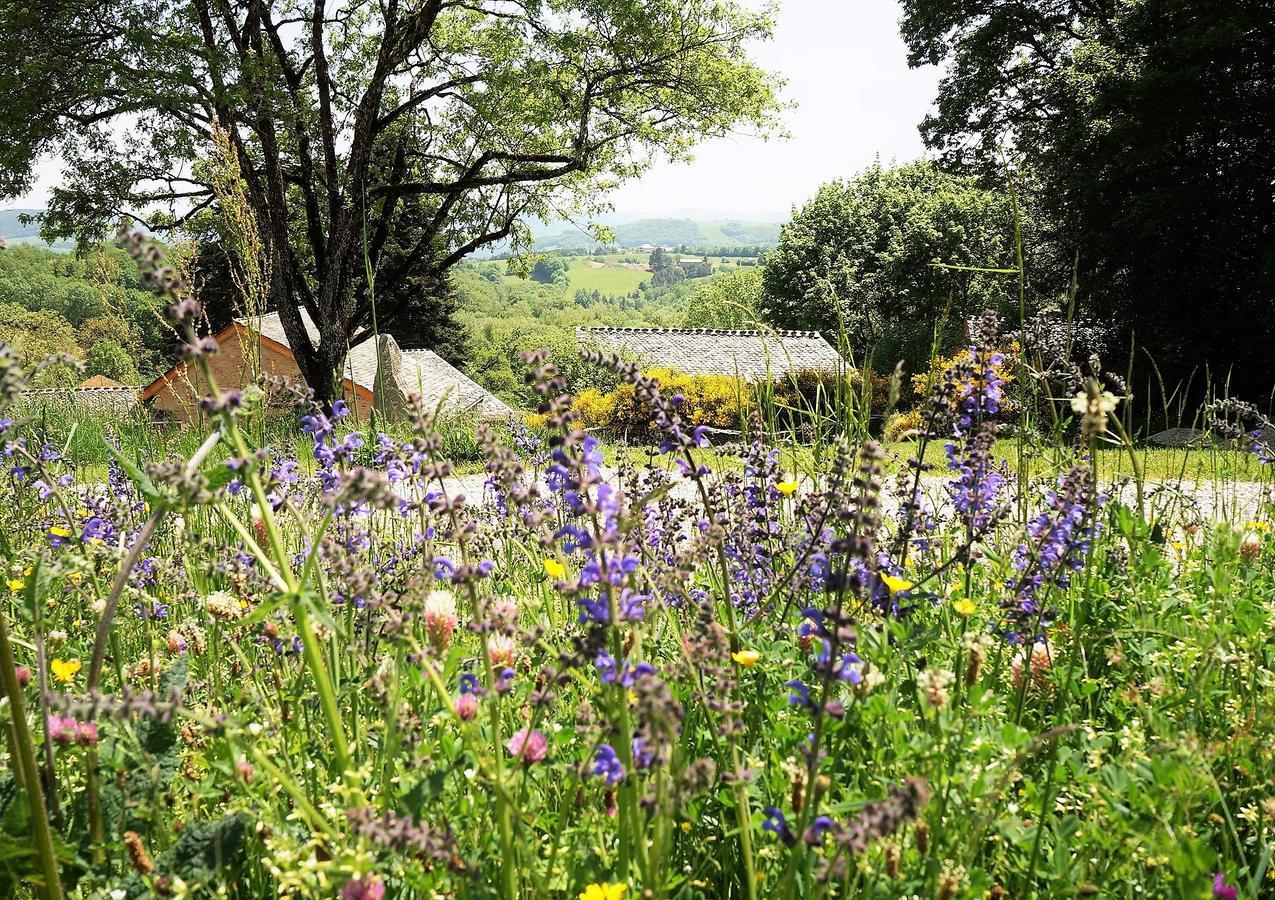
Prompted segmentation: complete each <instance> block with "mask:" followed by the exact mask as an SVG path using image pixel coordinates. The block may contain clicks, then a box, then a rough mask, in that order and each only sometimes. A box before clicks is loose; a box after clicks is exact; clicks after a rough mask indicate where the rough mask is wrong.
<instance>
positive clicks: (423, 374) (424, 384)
mask: <svg viewBox="0 0 1275 900" xmlns="http://www.w3.org/2000/svg"><path fill="white" fill-rule="evenodd" d="M239 321H240V322H241V323H242V324H244V325H247V326H248V327H249V328H252V329H253V330H255V331H257V332H259V333H260V334H262V335H264V336H265V337H267V338H270V340H272V341H275V342H276V343H279V344H282V345H284V346H285V347H287V346H288V336H287V335H286V334H285V333H284V331H283V323H282V322H280V321H279V314H278V313H269V314H267V315H264V316H260V317H255V318H253V319H251V320H247V319H240V320H239ZM301 321H302V323H304V325H305V330H306V332H307V333H308V334H309V335H310V339H311V340H313V341H318V339H319V331H318V329H317V328H315V326H314V323H313V322H312V321H311V319H310V316H309V315H308V314H307V313H306V311H305V310H301ZM382 340H383V341H385V342H386V344H387V358H389V359H390V360H397V361H398V371H397V372H396V373H395V375H396V378H395V381H396V387H397V388H398V389H399V390H401V391H402V392H403V394H404V395H406V394H411V393H419V394H420V395H421V396H422V397H423V398H424V399H425V403H426V406H427V407H428V408H430V409H435V408H437V407H438V406H439V405H440V404H441V405H442V406H443V407H444V408H446V409H448V410H449V411H451V412H470V411H473V412H475V413H477V415H478V416H479V417H480V418H499V417H504V416H510V415H513V410H512V409H510V408H509V407H508V406H506V405H505V404H504V403H503V402H502V401H501V400H500V398H498V397H496V396H495V395H494V394H492V393H490V392H489V391H487V390H486V389H485V388H483V387H482V386H481V385H479V384H478V383H477V382H475V381H473V380H472V379H470V378H469V376H467V375H466V374H465V373H464V372H462V371H460V370H459V369H457V368H456V367H455V366H453V365H452V364H451V363H449V362H447V361H446V360H445V359H443V358H442V357H441V356H439V355H438V354H437V353H435V352H433V351H432V350H403V351H399V348H398V345H397V344H396V343H395V342H394V338H393V337H390V336H389V335H384V336H383V337H382ZM376 355H377V354H376V341H375V340H374V339H368V340H365V341H363V342H362V343H360V344H358V345H356V346H355V347H353V348H351V350H350V352H349V354H348V355H347V356H346V359H345V365H344V366H343V368H342V370H341V374H342V375H343V376H344V377H345V378H348V379H349V380H350V381H352V382H354V383H355V384H356V385H358V386H359V387H362V388H366V389H367V390H369V391H373V392H374V391H375V390H376V368H377V361H376Z"/></svg>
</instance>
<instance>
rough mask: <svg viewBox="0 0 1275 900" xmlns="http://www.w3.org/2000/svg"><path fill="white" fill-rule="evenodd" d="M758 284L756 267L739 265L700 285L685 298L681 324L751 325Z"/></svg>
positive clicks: (730, 326) (758, 299)
mask: <svg viewBox="0 0 1275 900" xmlns="http://www.w3.org/2000/svg"><path fill="white" fill-rule="evenodd" d="M761 287H762V279H761V269H759V268H749V269H740V270H738V271H735V272H731V273H730V274H729V275H723V276H722V277H720V278H714V279H713V280H712V281H709V282H708V283H707V284H702V285H700V286H699V287H698V288H697V289H696V290H695V293H693V294H691V297H690V299H689V300H688V301H687V306H686V318H685V319H684V320H683V323H682V324H683V327H686V328H753V327H755V326H756V323H757V321H758V315H757V308H758V306H759V305H760V301H761Z"/></svg>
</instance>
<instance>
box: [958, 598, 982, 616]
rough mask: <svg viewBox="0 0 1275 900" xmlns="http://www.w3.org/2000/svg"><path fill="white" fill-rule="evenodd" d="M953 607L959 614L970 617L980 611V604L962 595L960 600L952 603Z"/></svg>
mask: <svg viewBox="0 0 1275 900" xmlns="http://www.w3.org/2000/svg"><path fill="white" fill-rule="evenodd" d="M952 609H953V611H955V612H956V614H957V615H958V616H966V617H969V616H972V615H974V613H976V612H978V604H976V603H975V602H974V601H973V600H971V599H970V598H969V597H962V598H961V599H960V600H957V601H956V602H955V603H953V604H952Z"/></svg>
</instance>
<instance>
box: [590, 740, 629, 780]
mask: <svg viewBox="0 0 1275 900" xmlns="http://www.w3.org/2000/svg"><path fill="white" fill-rule="evenodd" d="M593 774H594V775H596V776H598V777H599V778H602V779H603V780H604V781H606V783H607V784H619V783H620V782H621V781H623V780H624V764H623V763H621V762H620V757H619V756H618V755H617V754H616V752H615V748H614V747H612V746H611V745H610V744H602V745H601V746H599V747H598V751H597V753H595V754H594V755H593Z"/></svg>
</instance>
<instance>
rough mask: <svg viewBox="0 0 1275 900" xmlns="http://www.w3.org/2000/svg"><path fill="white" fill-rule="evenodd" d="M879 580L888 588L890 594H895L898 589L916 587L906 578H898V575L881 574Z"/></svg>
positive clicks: (908, 589) (906, 589) (905, 589)
mask: <svg viewBox="0 0 1275 900" xmlns="http://www.w3.org/2000/svg"><path fill="white" fill-rule="evenodd" d="M881 581H882V582H883V583H884V584H885V586H886V587H888V588H889V589H890V593H891V594H897V593H899V591H910V590H912V588H914V587H916V585H914V584H913V583H912V582H910V581H908V580H907V579H906V578H900V577H899V576H898V575H882V576H881Z"/></svg>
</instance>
